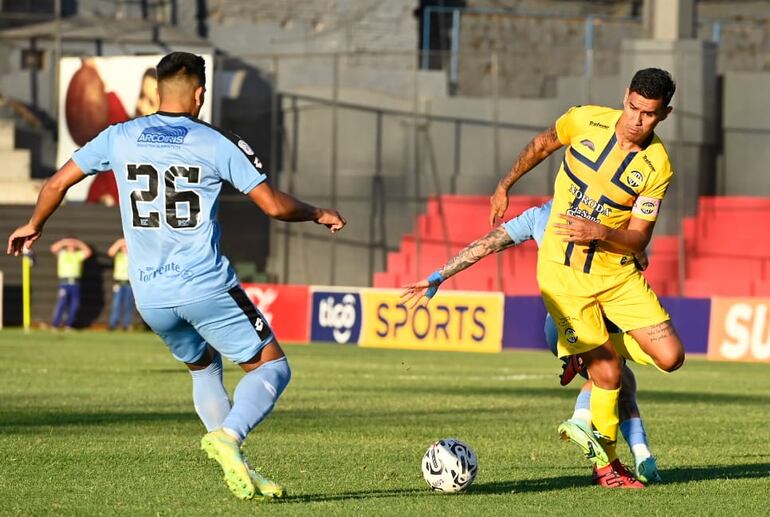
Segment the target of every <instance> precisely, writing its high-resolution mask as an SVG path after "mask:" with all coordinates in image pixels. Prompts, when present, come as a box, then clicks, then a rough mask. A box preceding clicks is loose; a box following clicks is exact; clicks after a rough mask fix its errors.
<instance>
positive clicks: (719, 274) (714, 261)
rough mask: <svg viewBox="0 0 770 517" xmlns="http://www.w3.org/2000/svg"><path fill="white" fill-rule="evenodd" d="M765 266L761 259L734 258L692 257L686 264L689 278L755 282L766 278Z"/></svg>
mask: <svg viewBox="0 0 770 517" xmlns="http://www.w3.org/2000/svg"><path fill="white" fill-rule="evenodd" d="M764 269H765V265H764V263H763V261H762V260H760V259H752V258H733V257H711V256H700V257H690V258H688V259H687V262H686V274H687V278H696V279H698V278H700V279H714V278H717V279H722V278H724V279H728V280H729V279H746V280H748V281H753V280H757V279H763V278H766V277H765V272H764Z"/></svg>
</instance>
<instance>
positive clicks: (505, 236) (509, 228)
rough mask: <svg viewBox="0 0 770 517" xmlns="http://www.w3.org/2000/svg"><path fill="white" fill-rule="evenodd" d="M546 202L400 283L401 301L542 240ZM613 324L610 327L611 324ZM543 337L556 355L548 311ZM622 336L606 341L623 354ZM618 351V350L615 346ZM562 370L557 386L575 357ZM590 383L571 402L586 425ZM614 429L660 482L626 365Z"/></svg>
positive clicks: (571, 371)
mask: <svg viewBox="0 0 770 517" xmlns="http://www.w3.org/2000/svg"><path fill="white" fill-rule="evenodd" d="M551 205H552V202H551V201H549V202H547V203H545V204H543V205H541V206H538V207H533V208H530V209H528V210H525V211H524V212H522V213H521V215H519V216H518V217H514V218H513V219H511V220H510V221H508V222H506V223H504V224H502V225H500V226H498V227H497V228H495V229H493V230H492V231H490V232H489V233H488V234H487V235H485V236H484V237H482V238H480V239H478V240H476V241H474V242H472V243H470V244H469V245H468V246H466V247H465V248H464V249H463V250H461V251H460V252H458V253H457V255H455V256H454V257H452V258H451V259H449V261H447V263H446V264H445V265H443V266H442V267H440V268H438V269H437V270H436V271H435V272H434V273H432V274H431V275H430V276H429V277H428V278H426V279H424V280H420V281H419V282H415V283H412V284H408V285H405V286H404V292H403V295H402V296H403V300H402V303H407V302H410V301H412V303H413V304H414V305H416V304H417V303H420V300H421V299H422V298H423V297H424V298H425V299H426V302H427V300H429V299H430V298H432V297H433V296H434V295H435V294H436V292H437V291H438V288H439V286H440V285H441V284H442V282H444V281H445V280H447V279H448V278H450V277H451V276H453V275H456V274H457V273H459V272H460V271H463V270H464V269H467V268H469V267H470V266H472V265H473V264H475V263H476V262H478V261H479V260H481V259H482V258H484V257H486V256H487V255H491V254H493V253H497V252H499V251H502V250H504V249H507V248H510V247H513V246H517V245H519V244H522V243H523V242H526V241H528V240H530V239H532V240H534V241H535V242H536V243H537V244H538V246H539V245H540V242H541V241H542V238H543V234H544V232H545V227H546V225H547V224H548V217H549V215H550V213H551ZM636 260H637V264H638V267H639V268H640V269H646V267H647V257H646V256H644V255H642V256H638V257H636ZM612 327H614V325H613V326H612ZM545 335H546V341H547V342H548V346H549V348H550V349H551V352H553V353H554V355H555V354H556V341H557V337H558V333H557V330H556V325H555V324H554V322H553V319H552V318H551V317H550V315H548V316H546V322H545ZM624 339H632V338H631V337H630V336H629V335H627V334H625V335H624V334H623V333H621V332H619V331H616V332H615V333H614V334H613V335H612V342H613V344H615V345H616V346H617V347H619V348H620V349H622V353H623V354H624V355H628V353H627V350H626V348H625V347H624V346H623V345H622V343H623V341H624ZM619 352H620V350H619ZM565 359H566V360H567V362H566V364H565V372H564V374H562V385H566V384H568V383H569V381H571V380H572V378H574V376H575V374H576V373H577V372H578V371H580V366H578V364H577V358H575V357H574V356H573V357H570V358H568V359H567V358H565ZM591 387H592V383H591V381H590V380H589V381H587V382H586V383H585V384H584V385H583V387H582V388H581V390H580V394H579V395H578V397H577V400H576V402H575V411H574V413H573V415H572V419H574V420H578V421H581V422H583V423H585V425H587V426H588V427H590V426H591V410H590V401H591ZM619 404H620V420H621V424H620V429H621V432H622V433H623V437H624V438H625V440H626V442H627V443H628V445H629V447H630V449H631V453H632V454H633V456H634V464H635V466H636V474H637V477H638V479H639V480H640V481H642V482H645V483H649V482H651V481H660V474H659V473H658V467H657V464H656V462H655V458H654V457H653V456H652V453H651V452H650V449H649V443H648V441H647V434H646V433H645V430H644V424H643V422H642V418H641V415H640V413H639V407H638V405H637V403H636V378H635V377H634V374H633V372H632V371H631V369H630V368H629V367H628V366H626V365H625V364H624V365H623V374H622V389H621V396H620V401H619ZM592 445H593V446H595V447H601V445H600V444H599V442H598V441H596V443H594V444H592Z"/></svg>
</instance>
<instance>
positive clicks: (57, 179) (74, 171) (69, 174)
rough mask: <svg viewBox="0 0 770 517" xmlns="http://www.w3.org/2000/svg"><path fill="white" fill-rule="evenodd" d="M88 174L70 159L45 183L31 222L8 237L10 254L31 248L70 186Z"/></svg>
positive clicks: (18, 253)
mask: <svg viewBox="0 0 770 517" xmlns="http://www.w3.org/2000/svg"><path fill="white" fill-rule="evenodd" d="M85 177H86V175H85V174H84V173H83V171H82V170H80V167H78V166H77V165H76V164H75V162H74V161H72V160H68V161H67V163H65V164H64V165H63V166H62V168H61V169H59V170H58V171H56V174H54V175H53V176H51V178H50V179H49V180H48V181H47V182H46V183H45V184H44V185H43V188H42V189H40V194H39V195H38V196H37V204H36V205H35V210H34V212H33V213H32V217H31V218H30V219H29V222H28V223H27V224H25V225H23V226H19V227H18V228H17V229H16V230H15V231H14V232H13V233H12V234H11V235H10V237H8V249H7V253H8V254H9V255H16V256H18V255H20V254H21V253H22V250H24V249H29V248H30V247H31V246H32V245H33V244H34V243H35V241H36V240H38V239H39V238H40V235H42V232H43V226H44V225H45V222H46V221H47V220H48V218H49V217H51V214H53V213H54V212H55V211H56V209H57V208H58V207H59V205H60V204H61V202H62V200H63V199H64V195H65V194H66V193H67V190H69V188H70V187H71V186H72V185H74V184H76V183H78V182H80V181H82V180H83V178H85Z"/></svg>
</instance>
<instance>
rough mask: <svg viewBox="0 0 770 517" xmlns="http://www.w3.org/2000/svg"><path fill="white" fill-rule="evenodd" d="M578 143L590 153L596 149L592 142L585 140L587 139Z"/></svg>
mask: <svg viewBox="0 0 770 517" xmlns="http://www.w3.org/2000/svg"><path fill="white" fill-rule="evenodd" d="M580 143H581V144H583V145H584V146H586V147H588V148H589V149H590V150H592V151H595V150H596V147H595V146H594V143H593V142H592V141H590V140H589V139H587V138H586V139H585V140H581V141H580Z"/></svg>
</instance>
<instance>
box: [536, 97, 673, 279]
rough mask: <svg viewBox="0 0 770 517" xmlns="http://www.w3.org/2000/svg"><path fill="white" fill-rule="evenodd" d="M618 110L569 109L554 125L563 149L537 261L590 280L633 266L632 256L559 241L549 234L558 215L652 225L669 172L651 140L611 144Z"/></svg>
mask: <svg viewBox="0 0 770 517" xmlns="http://www.w3.org/2000/svg"><path fill="white" fill-rule="evenodd" d="M621 114H622V111H621V110H617V109H612V108H607V107H602V106H577V107H573V108H570V109H569V110H568V111H567V112H566V113H565V114H564V115H562V116H561V117H559V119H558V120H557V121H556V133H557V135H558V137H559V141H560V142H561V143H562V144H564V145H567V146H568V147H567V149H566V150H565V152H564V158H563V160H562V163H561V166H560V168H559V172H558V174H557V175H556V182H555V185H554V195H553V208H552V210H551V216H550V218H549V220H548V226H547V227H546V230H545V235H544V237H543V243H542V245H541V247H540V255H539V257H540V260H550V261H553V262H558V263H561V264H564V265H566V266H570V267H572V268H574V269H577V270H580V271H583V272H584V273H590V274H594V275H615V274H619V273H623V272H624V271H627V268H633V267H634V260H633V255H632V254H631V253H629V252H628V251H625V250H621V249H618V248H615V247H613V246H611V245H609V244H605V243H597V242H591V243H589V244H577V243H573V242H564V241H563V240H562V238H563V237H562V236H560V235H556V234H555V233H554V228H553V223H554V222H563V220H562V219H561V218H560V217H558V216H559V214H571V215H575V216H578V217H583V218H586V219H589V220H591V221H595V222H597V223H600V224H603V225H605V226H608V227H610V228H624V227H626V226H627V225H628V221H629V219H630V218H631V215H634V216H635V217H638V218H641V219H645V220H647V221H655V220H656V219H657V216H658V211H659V209H660V203H661V201H662V199H663V197H664V196H665V194H666V189H667V188H668V185H669V182H670V181H671V176H672V175H673V171H672V170H671V163H670V161H669V158H668V152H667V151H666V148H665V147H664V146H663V143H662V142H661V141H660V138H658V136H657V135H655V134H653V135H651V137H650V139H649V140H648V141H647V143H646V145H644V146H643V148H642V150H640V151H638V152H636V151H632V152H625V151H623V150H622V149H620V147H619V146H618V145H617V137H616V136H615V124H616V123H617V122H618V120H619V119H620V116H621Z"/></svg>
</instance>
